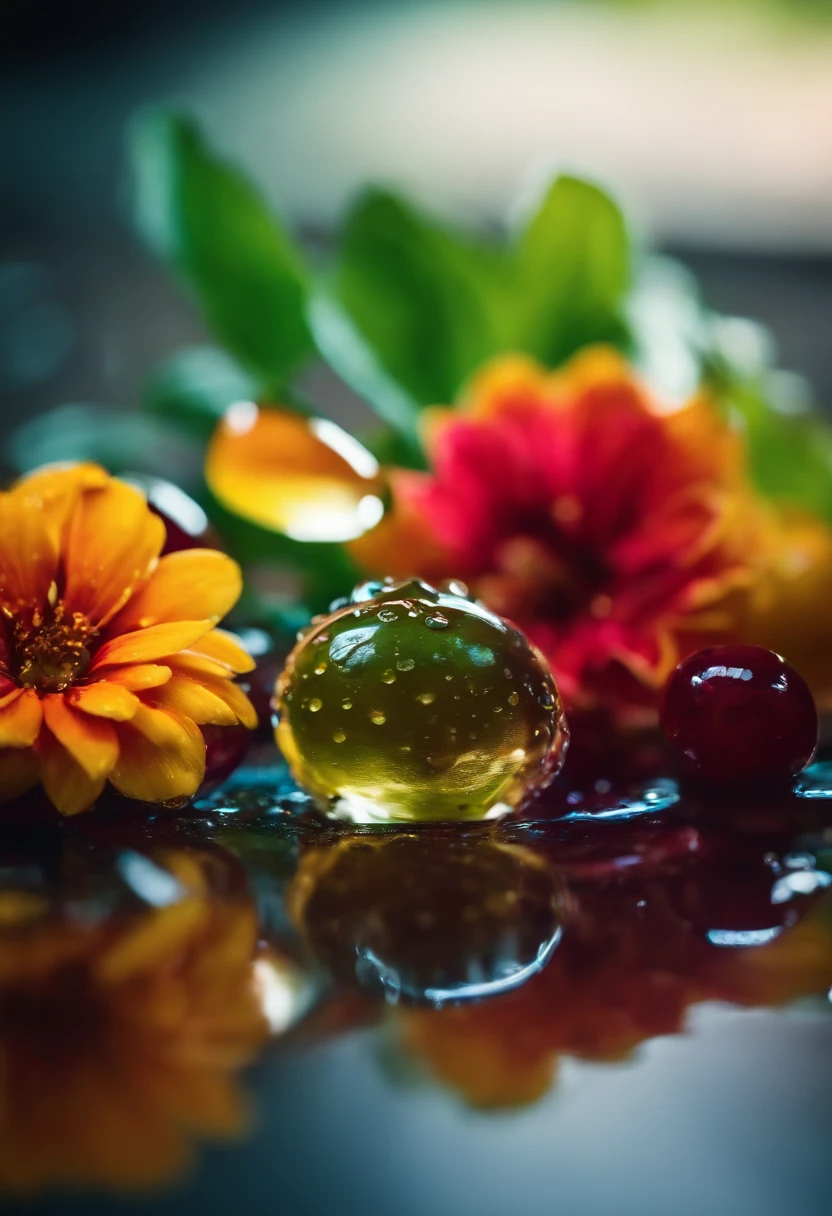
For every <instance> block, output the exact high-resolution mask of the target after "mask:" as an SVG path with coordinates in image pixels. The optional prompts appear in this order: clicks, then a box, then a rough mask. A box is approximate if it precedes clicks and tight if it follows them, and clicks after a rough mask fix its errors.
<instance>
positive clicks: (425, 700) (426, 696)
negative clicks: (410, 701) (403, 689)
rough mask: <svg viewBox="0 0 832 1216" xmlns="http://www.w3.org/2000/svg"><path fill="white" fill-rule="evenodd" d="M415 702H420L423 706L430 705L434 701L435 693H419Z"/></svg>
mask: <svg viewBox="0 0 832 1216" xmlns="http://www.w3.org/2000/svg"><path fill="white" fill-rule="evenodd" d="M417 700H419V701H421V702H422V704H423V705H432V704H433V702H434V701H435V700H436V693H435V692H420V693H419V696H418V698H417Z"/></svg>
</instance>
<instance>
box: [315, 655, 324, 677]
mask: <svg viewBox="0 0 832 1216" xmlns="http://www.w3.org/2000/svg"><path fill="white" fill-rule="evenodd" d="M325 671H326V659H323V660H322V661H321V662H320V663H319V664H318V666H317V667H316V668H315V675H316V676H322V675H323V674H324V672H325Z"/></svg>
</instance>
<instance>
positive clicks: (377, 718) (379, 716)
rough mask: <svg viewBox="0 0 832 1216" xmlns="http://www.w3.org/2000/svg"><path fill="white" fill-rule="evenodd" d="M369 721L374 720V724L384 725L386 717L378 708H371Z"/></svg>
mask: <svg viewBox="0 0 832 1216" xmlns="http://www.w3.org/2000/svg"><path fill="white" fill-rule="evenodd" d="M370 721H371V722H375V724H376V726H384V723H385V722H386V721H387V717H386V715H385V714H383V713H382V712H381V710H380V709H371V710H370Z"/></svg>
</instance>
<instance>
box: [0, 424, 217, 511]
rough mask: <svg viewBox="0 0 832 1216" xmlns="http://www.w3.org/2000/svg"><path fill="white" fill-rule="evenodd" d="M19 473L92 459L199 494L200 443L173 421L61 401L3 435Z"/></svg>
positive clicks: (114, 470) (112, 470)
mask: <svg viewBox="0 0 832 1216" xmlns="http://www.w3.org/2000/svg"><path fill="white" fill-rule="evenodd" d="M6 453H7V460H8V462H9V463H10V464H11V466H12V468H13V469H14V470H15V471H16V472H18V473H28V472H29V471H30V470H31V469H36V468H38V467H39V466H40V465H44V464H54V463H59V462H66V461H74V460H79V461H84V460H89V461H94V462H95V463H97V464H101V465H103V466H104V467H105V468H106V469H108V470H109V471H110V472H111V473H126V472H134V473H152V474H154V475H155V476H157V477H164V478H166V479H167V480H168V481H173V482H175V483H176V484H177V485H178V486H180V487H181V488H182V489H183V490H185V491H186V492H187V493H189V494H192V495H195V496H196V495H198V493H199V490H200V488H201V486H202V447H201V445H199V444H197V443H195V442H194V441H193V440H191V439H189V438H188V436H186V435H184V434H183V433H182V431H181V430H179V429H178V428H177V427H176V426H174V425H173V424H171V423H169V422H167V421H166V420H164V419H162V418H157V417H153V416H152V415H148V414H132V413H126V412H125V413H118V412H116V411H114V410H112V409H110V408H108V407H106V406H103V405H61V406H59V407H58V408H57V409H54V410H50V411H49V412H48V413H46V414H39V415H37V416H36V417H35V418H30V419H29V420H28V421H26V422H24V423H22V425H21V426H19V427H17V429H16V430H14V431H13V432H12V434H11V435H10V436H9V438H8V440H7V441H6Z"/></svg>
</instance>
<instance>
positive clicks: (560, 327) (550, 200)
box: [517, 176, 631, 366]
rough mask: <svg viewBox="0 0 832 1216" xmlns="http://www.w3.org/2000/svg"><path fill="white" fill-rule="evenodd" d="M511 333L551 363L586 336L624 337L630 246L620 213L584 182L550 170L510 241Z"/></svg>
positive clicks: (617, 340)
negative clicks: (514, 283) (513, 250)
mask: <svg viewBox="0 0 832 1216" xmlns="http://www.w3.org/2000/svg"><path fill="white" fill-rule="evenodd" d="M517 260H518V271H519V290H518V298H517V336H518V339H519V344H520V345H521V347H522V349H523V350H525V351H527V352H528V353H529V354H531V355H534V356H535V358H537V359H539V360H541V362H543V363H545V364H548V365H550V366H556V365H557V364H558V363H561V362H562V361H563V360H564V359H566V358H568V357H569V356H570V355H571V354H573V353H574V352H575V351H576V350H578V349H579V348H580V347H582V346H586V345H588V344H589V343H592V342H613V343H615V344H617V345H623V344H625V343H626V337H627V331H626V325H625V323H624V304H625V300H626V295H627V291H628V289H629V286H630V278H631V252H630V242H629V236H628V233H627V226H626V223H625V220H624V216H623V214H622V212H621V210H620V209H619V207H618V206H617V205H616V203H615V202H614V201H613V200H612V199H611V198H610V197H609V195H608V194H605V193H604V191H603V190H601V189H599V188H598V187H597V186H595V185H593V184H592V183H591V182H587V181H582V180H580V179H579V178H576V177H568V176H562V177H558V178H557V179H556V181H555V182H553V184H552V185H551V186H550V187H549V189H548V191H547V192H546V194H545V195H544V196H543V199H542V201H541V203H540V205H539V206H538V208H537V210H536V211H535V213H534V214H533V215H532V217H531V219H530V220H529V222H528V224H527V225H526V227H525V229H524V231H523V232H522V233H521V235H520V238H519V242H518V246H517Z"/></svg>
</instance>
